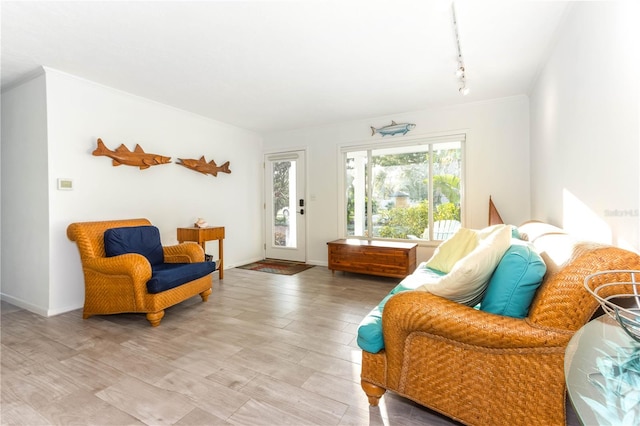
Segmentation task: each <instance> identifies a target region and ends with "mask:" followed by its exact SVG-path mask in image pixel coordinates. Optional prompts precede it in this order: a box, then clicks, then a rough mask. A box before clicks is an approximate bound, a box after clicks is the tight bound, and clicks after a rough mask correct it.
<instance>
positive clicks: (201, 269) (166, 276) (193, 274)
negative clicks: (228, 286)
mask: <svg viewBox="0 0 640 426" xmlns="http://www.w3.org/2000/svg"><path fill="white" fill-rule="evenodd" d="M215 269H216V264H215V262H197V263H162V264H160V265H155V266H152V267H151V279H150V280H149V281H147V291H148V292H149V293H152V294H153V293H160V292H162V291H166V290H171V289H172V288H175V287H178V286H179V285H182V284H185V283H188V282H190V281H193V280H197V279H198V278H202V277H204V276H206V275H208V274H210V273H212V272H213V271H215Z"/></svg>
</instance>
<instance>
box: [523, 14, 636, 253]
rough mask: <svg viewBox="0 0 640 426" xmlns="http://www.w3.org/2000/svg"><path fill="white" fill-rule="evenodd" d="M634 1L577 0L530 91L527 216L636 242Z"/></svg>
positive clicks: (609, 239) (587, 234) (591, 235)
mask: <svg viewBox="0 0 640 426" xmlns="http://www.w3.org/2000/svg"><path fill="white" fill-rule="evenodd" d="M639 18H640V7H639V6H638V3H637V2H576V3H575V4H573V5H571V6H570V9H569V11H568V14H567V17H566V19H565V22H564V23H563V25H562V26H561V32H560V33H559V34H558V40H557V42H556V44H555V46H554V48H553V50H552V51H551V54H550V57H549V60H548V61H547V64H546V66H545V67H544V69H543V70H542V72H541V74H540V76H539V79H538V81H537V84H536V85H535V87H534V90H533V91H532V95H531V164H532V166H531V174H532V178H531V183H532V190H531V192H532V213H533V216H534V217H536V218H538V219H542V220H547V221H549V222H552V223H554V224H556V225H559V226H563V227H564V228H566V229H568V230H570V231H572V232H574V233H577V234H579V235H580V236H581V237H584V238H587V239H596V240H599V241H602V242H605V243H613V244H616V245H619V246H622V247H625V248H629V249H635V250H639V249H640V238H639V233H640V227H639V226H638V225H639V221H640V217H639V216H638V208H639V187H640V167H639V164H640V163H639V161H638V159H639V158H640V152H639V151H640V132H639V129H640V127H639V126H640V124H639V118H638V117H639V110H640V107H639V103H640V96H639V92H640V90H639V82H638V80H639V76H640V60H639V56H640V49H639V48H638V41H639V40H640V32H639V30H638V19H639Z"/></svg>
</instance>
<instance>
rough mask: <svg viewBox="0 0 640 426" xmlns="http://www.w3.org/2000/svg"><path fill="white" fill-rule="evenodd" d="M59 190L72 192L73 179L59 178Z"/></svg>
mask: <svg viewBox="0 0 640 426" xmlns="http://www.w3.org/2000/svg"><path fill="white" fill-rule="evenodd" d="M58 189H60V190H64V191H71V190H72V189H73V179H69V178H58Z"/></svg>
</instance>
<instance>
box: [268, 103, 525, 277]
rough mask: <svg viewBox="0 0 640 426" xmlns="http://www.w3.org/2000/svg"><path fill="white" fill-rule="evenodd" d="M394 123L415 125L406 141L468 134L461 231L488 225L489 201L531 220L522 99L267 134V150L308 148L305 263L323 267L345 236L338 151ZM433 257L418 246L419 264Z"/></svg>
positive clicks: (512, 218)
mask: <svg viewBox="0 0 640 426" xmlns="http://www.w3.org/2000/svg"><path fill="white" fill-rule="evenodd" d="M391 120H395V121H396V122H398V123H401V122H409V123H415V124H416V128H415V129H414V130H413V131H412V132H411V133H409V134H408V135H407V136H416V135H426V136H428V135H432V134H436V133H442V132H451V133H459V132H460V131H465V132H466V133H467V145H466V170H465V173H466V187H465V190H466V212H465V218H466V221H465V222H466V223H465V226H467V227H471V228H482V227H484V226H486V225H487V220H488V217H487V215H488V206H489V195H492V197H493V199H494V202H495V203H496V205H497V207H498V209H499V211H500V214H501V215H502V218H503V219H504V220H505V222H509V223H514V224H519V223H521V222H524V221H525V220H528V219H530V216H529V214H530V204H529V188H530V182H529V162H528V156H529V101H528V98H527V97H525V96H519V97H513V98H505V99H498V100H493V101H488V102H480V103H474V104H468V105H463V106H456V107H449V108H441V109H433V110H425V111H418V112H412V113H405V114H396V115H393V116H389V117H377V118H371V119H368V120H361V121H354V122H349V123H342V124H336V125H331V126H325V127H318V128H309V129H301V130H295V131H289V132H281V133H273V134H269V135H265V136H264V148H265V150H267V151H277V150H286V149H290V148H301V147H305V148H306V149H307V152H308V156H307V177H308V179H307V191H308V192H307V200H308V203H307V207H308V208H307V213H308V216H307V221H308V223H307V228H308V238H307V245H308V250H307V261H308V262H309V263H315V264H319V265H326V264H327V246H326V243H327V241H331V240H333V239H336V238H339V237H343V235H342V233H341V231H340V230H339V229H338V219H337V217H338V214H339V212H338V197H339V196H340V194H338V192H337V182H338V177H339V173H341V169H340V168H339V164H338V162H339V156H338V150H339V147H340V146H342V145H349V144H357V143H363V142H371V141H373V140H375V138H380V136H379V135H376V136H374V137H372V136H371V130H370V126H375V127H380V126H383V125H386V124H389V123H390V122H391ZM394 137H397V136H394ZM387 138H388V137H387ZM431 253H432V250H430V249H428V248H424V247H422V248H421V249H420V250H419V251H418V261H422V260H426V259H427V258H428V256H430V254H431Z"/></svg>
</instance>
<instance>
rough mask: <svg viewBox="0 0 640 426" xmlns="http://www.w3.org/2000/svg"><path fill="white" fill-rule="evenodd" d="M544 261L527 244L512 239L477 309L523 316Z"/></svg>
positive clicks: (544, 268) (540, 277)
mask: <svg viewBox="0 0 640 426" xmlns="http://www.w3.org/2000/svg"><path fill="white" fill-rule="evenodd" d="M546 271H547V265H545V263H544V261H543V260H542V258H541V257H540V255H539V254H538V253H537V252H536V251H535V250H534V249H533V247H532V246H531V244H529V243H526V242H524V241H520V240H515V239H514V240H512V243H511V246H510V247H509V249H508V250H507V251H506V253H505V254H504V256H502V259H501V260H500V263H499V264H498V266H497V267H496V269H495V271H494V272H493V275H492V276H491V279H490V280H489V285H488V286H487V291H486V293H485V294H484V297H483V299H482V302H481V304H480V310H482V311H485V312H491V313H493V314H498V315H504V316H509V317H514V318H525V317H526V316H527V314H528V313H529V306H530V305H531V302H532V300H533V297H534V296H535V293H536V290H537V289H538V287H539V286H540V284H541V283H542V279H543V277H544V274H545V273H546Z"/></svg>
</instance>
